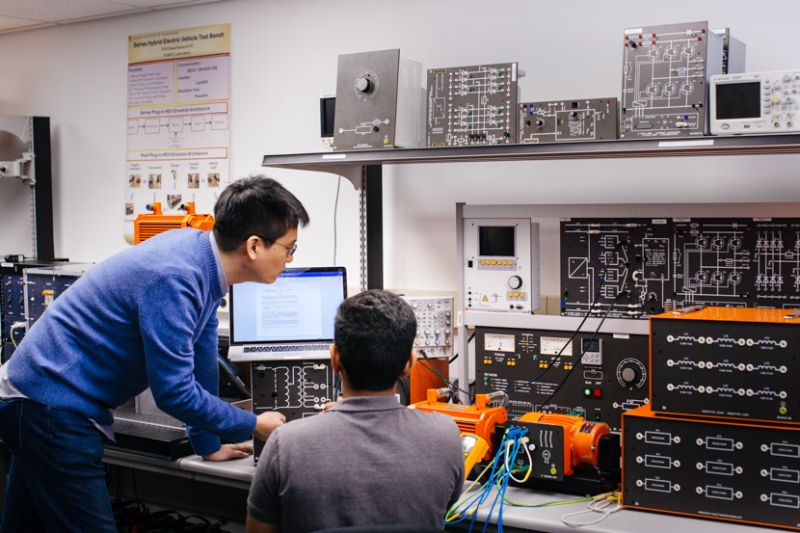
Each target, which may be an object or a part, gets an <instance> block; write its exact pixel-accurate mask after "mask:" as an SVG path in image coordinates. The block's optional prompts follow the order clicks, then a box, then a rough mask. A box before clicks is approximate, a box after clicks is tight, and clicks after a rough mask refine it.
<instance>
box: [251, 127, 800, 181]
mask: <svg viewBox="0 0 800 533" xmlns="http://www.w3.org/2000/svg"><path fill="white" fill-rule="evenodd" d="M797 153H800V134H791V135H757V136H756V135H752V136H735V137H700V138H693V139H671V140H668V139H661V140H615V141H594V142H570V143H555V144H506V145H492V146H464V147H446V148H411V149H403V148H396V149H385V150H354V151H346V152H322V153H305V154H277V155H265V156H264V160H263V166H266V167H276V168H289V169H295V170H313V171H317V172H330V173H333V174H339V175H342V176H345V177H347V178H348V179H350V180H351V181H353V182H354V183H356V185H358V184H357V181H358V180H360V177H361V172H362V168H363V167H365V166H373V165H404V164H420V163H469V162H479V161H533V160H539V159H600V158H632V157H686V156H709V155H753V154H797Z"/></svg>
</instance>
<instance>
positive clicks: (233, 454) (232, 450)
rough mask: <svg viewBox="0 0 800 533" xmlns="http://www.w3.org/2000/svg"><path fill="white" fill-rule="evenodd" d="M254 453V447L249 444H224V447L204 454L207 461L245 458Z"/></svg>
mask: <svg viewBox="0 0 800 533" xmlns="http://www.w3.org/2000/svg"><path fill="white" fill-rule="evenodd" d="M252 453H253V447H252V446H251V445H249V444H223V445H222V447H221V448H220V449H219V450H217V451H215V452H214V453H210V454H208V455H204V456H203V459H204V460H206V461H230V460H231V459H244V458H245V457H249V456H250V455H251V454H252Z"/></svg>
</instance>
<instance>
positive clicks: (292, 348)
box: [244, 344, 331, 353]
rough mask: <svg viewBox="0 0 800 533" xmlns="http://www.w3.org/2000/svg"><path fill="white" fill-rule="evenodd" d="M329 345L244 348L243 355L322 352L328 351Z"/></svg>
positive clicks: (284, 345)
mask: <svg viewBox="0 0 800 533" xmlns="http://www.w3.org/2000/svg"><path fill="white" fill-rule="evenodd" d="M330 347H331V345H330V344H281V345H277V346H245V347H244V353H287V352H322V351H326V350H330Z"/></svg>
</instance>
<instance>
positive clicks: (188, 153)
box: [125, 24, 230, 235]
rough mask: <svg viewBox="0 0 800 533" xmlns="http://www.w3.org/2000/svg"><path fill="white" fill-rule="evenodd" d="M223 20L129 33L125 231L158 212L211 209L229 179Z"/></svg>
mask: <svg viewBox="0 0 800 533" xmlns="http://www.w3.org/2000/svg"><path fill="white" fill-rule="evenodd" d="M229 104H230V24H220V25H216V26H203V27H197V28H187V29H181V30H172V31H166V32H158V33H148V34H143V35H133V36H130V37H128V131H127V137H128V151H127V162H126V180H127V185H126V192H125V221H126V234H130V235H132V234H133V220H134V218H136V215H138V214H141V213H147V212H149V210H148V208H147V206H148V205H150V204H152V203H153V202H160V203H161V208H162V211H163V213H164V214H178V213H182V212H183V210H184V209H185V205H186V204H187V203H188V202H194V203H195V206H196V211H197V213H212V212H213V207H214V202H215V201H216V199H217V196H219V193H220V192H221V190H222V189H223V188H224V187H225V185H227V184H228V182H229V172H230V169H229V157H230V154H229V144H230V105H229Z"/></svg>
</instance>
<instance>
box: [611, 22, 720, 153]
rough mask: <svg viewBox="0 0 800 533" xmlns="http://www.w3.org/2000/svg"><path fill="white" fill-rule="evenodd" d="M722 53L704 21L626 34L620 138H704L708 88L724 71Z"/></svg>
mask: <svg viewBox="0 0 800 533" xmlns="http://www.w3.org/2000/svg"><path fill="white" fill-rule="evenodd" d="M722 49H723V38H722V37H720V36H719V35H716V34H714V33H712V32H709V31H708V23H707V22H691V23H686V24H669V25H662V26H650V27H646V28H631V29H627V30H625V38H624V48H623V78H622V119H621V124H620V137H621V138H625V139H628V138H648V137H678V136H680V137H687V136H698V135H704V134H705V133H706V122H707V117H706V113H707V111H706V109H707V108H708V106H707V105H706V103H707V102H706V100H707V90H706V89H707V87H706V86H707V83H708V80H709V78H710V76H712V75H714V74H719V73H721V72H722Z"/></svg>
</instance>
